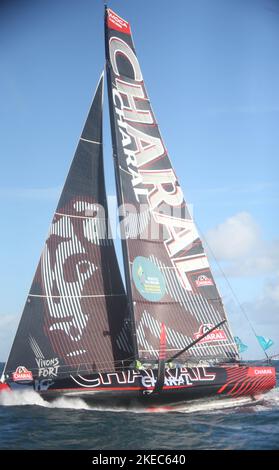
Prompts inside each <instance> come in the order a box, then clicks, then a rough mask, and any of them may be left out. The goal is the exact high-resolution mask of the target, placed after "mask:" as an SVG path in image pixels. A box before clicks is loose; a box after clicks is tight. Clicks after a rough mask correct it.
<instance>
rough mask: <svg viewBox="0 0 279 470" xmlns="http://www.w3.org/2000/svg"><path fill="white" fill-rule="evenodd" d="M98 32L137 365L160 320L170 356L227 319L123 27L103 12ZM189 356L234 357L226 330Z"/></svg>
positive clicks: (148, 352)
mask: <svg viewBox="0 0 279 470" xmlns="http://www.w3.org/2000/svg"><path fill="white" fill-rule="evenodd" d="M105 30H106V34H105V36H106V59H107V74H108V92H109V104H110V116H111V129H112V139H113V155H114V161H115V170H116V181H117V190H118V198H119V203H120V204H124V209H122V215H125V221H124V223H123V222H122V228H123V232H122V233H123V235H125V237H124V238H125V239H124V240H123V250H124V263H125V268H126V283H127V293H128V297H129V301H130V309H131V311H132V315H133V317H134V322H135V332H136V338H137V347H138V353H139V357H140V358H141V359H142V358H145V359H152V358H153V359H155V358H157V356H158V338H159V336H160V326H161V323H162V322H164V323H165V326H166V336H167V351H168V355H169V357H170V356H173V355H174V354H175V352H177V351H179V350H182V349H183V348H185V347H186V346H187V345H189V344H191V343H192V342H193V340H195V339H196V338H198V337H201V336H203V335H204V333H205V332H206V331H208V330H210V329H211V328H212V327H213V326H214V325H216V324H218V323H220V322H221V321H222V320H223V319H225V318H226V315H225V311H224V307H223V304H222V301H221V299H220V296H219V293H218V291H217V288H216V284H215V281H214V279H213V276H212V273H211V270H210V267H209V263H208V259H207V256H206V254H205V252H204V249H203V245H202V242H201V240H200V237H199V235H198V232H197V229H196V227H195V224H194V222H193V219H192V218H191V215H190V213H189V210H188V208H187V205H186V203H185V200H184V198H183V194H182V190H181V187H180V185H179V183H178V181H177V178H176V175H175V172H174V170H173V168H172V165H171V162H170V160H169V156H168V153H167V151H166V148H165V146H164V144H163V141H162V137H161V134H160V131H159V128H158V124H157V122H156V120H155V116H154V113H153V111H152V108H151V105H150V101H149V99H148V95H147V93H146V88H145V85H144V81H143V77H142V72H141V69H140V65H139V62H138V59H137V56H136V52H135V48H134V44H133V40H132V36H131V28H130V25H129V23H128V22H127V21H125V20H123V19H122V18H120V17H119V16H118V15H117V14H116V13H114V12H113V11H112V10H110V9H106V12H105ZM127 214H128V216H127ZM189 356H195V357H196V358H204V357H205V356H206V357H209V358H221V359H222V360H223V359H224V358H228V357H231V358H235V357H237V356H238V351H237V348H236V345H235V342H234V339H233V337H232V334H231V331H230V328H229V326H228V324H227V323H226V324H225V325H224V326H222V328H220V329H218V330H216V331H214V332H213V333H212V334H210V335H207V336H206V337H205V338H204V339H202V340H201V341H200V342H198V343H197V344H195V346H194V347H193V348H191V350H189V352H187V353H186V354H185V356H184V359H185V358H187V357H189Z"/></svg>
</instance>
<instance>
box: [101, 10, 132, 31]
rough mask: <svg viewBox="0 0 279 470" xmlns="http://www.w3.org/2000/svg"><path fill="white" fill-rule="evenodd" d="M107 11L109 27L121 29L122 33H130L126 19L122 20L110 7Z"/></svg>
mask: <svg viewBox="0 0 279 470" xmlns="http://www.w3.org/2000/svg"><path fill="white" fill-rule="evenodd" d="M107 12H108V27H109V28H111V29H115V30H116V31H121V32H122V33H127V34H131V30H130V25H129V23H128V22H127V21H125V20H123V18H121V17H120V16H118V15H117V14H116V13H114V11H112V10H111V9H110V8H108V10H107Z"/></svg>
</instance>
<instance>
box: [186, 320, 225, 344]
mask: <svg viewBox="0 0 279 470" xmlns="http://www.w3.org/2000/svg"><path fill="white" fill-rule="evenodd" d="M213 327H214V325H212V324H211V323H204V324H202V325H201V326H200V327H199V331H198V332H197V333H194V338H195V339H199V338H200V337H201V336H203V335H205V333H207V332H208V331H209V330H211V328H213ZM226 339H227V336H226V333H225V332H224V330H222V329H220V328H216V330H214V331H212V332H211V333H209V334H208V335H207V336H205V338H203V339H201V340H200V343H212V342H214V341H226Z"/></svg>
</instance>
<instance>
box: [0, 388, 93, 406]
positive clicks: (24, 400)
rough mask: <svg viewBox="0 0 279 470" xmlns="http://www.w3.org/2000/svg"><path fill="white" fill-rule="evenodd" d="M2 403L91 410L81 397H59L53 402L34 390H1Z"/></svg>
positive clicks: (4, 404) (0, 400)
mask: <svg viewBox="0 0 279 470" xmlns="http://www.w3.org/2000/svg"><path fill="white" fill-rule="evenodd" d="M0 405H2V406H26V405H32V406H42V407H44V408H71V409H75V410H90V407H89V406H88V405H87V404H86V403H85V402H84V401H83V400H82V399H81V398H63V397H61V398H57V399H56V400H54V401H52V402H48V401H46V400H44V399H43V398H42V397H41V396H40V395H39V394H38V393H36V392H35V391H33V390H24V391H19V392H17V391H13V392H12V393H11V392H1V394H0Z"/></svg>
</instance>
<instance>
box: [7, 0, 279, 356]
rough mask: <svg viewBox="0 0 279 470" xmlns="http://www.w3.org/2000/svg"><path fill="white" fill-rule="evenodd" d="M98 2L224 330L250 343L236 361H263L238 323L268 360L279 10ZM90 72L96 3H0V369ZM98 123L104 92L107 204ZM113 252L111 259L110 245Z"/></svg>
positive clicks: (110, 180) (93, 77)
mask: <svg viewBox="0 0 279 470" xmlns="http://www.w3.org/2000/svg"><path fill="white" fill-rule="evenodd" d="M108 4H109V7H111V8H112V9H113V10H115V11H116V12H117V13H118V14H119V15H120V16H122V17H123V18H125V19H126V20H128V21H129V22H130V23H131V26H132V31H133V38H134V41H135V46H136V50H137V55H138V58H139V61H140V64H141V68H142V72H143V76H144V79H145V83H146V87H147V90H148V93H149V97H150V99H151V103H152V106H153V109H154V112H155V115H156V118H157V121H158V122H159V126H160V130H161V133H162V136H163V139H164V142H165V145H166V147H167V149H168V151H169V154H170V157H171V160H172V163H173V166H174V168H175V171H176V173H177V175H178V179H179V182H180V184H181V187H182V189H183V191H184V194H185V197H186V200H187V201H188V202H189V203H190V204H191V205H192V207H193V213H194V218H195V221H196V223H197V225H198V228H199V230H200V233H201V235H202V238H204V240H205V247H206V250H207V252H208V254H209V257H210V259H211V263H212V268H213V271H214V274H215V278H216V282H217V284H218V286H219V288H220V291H221V293H222V296H223V300H224V303H225V306H226V310H227V312H228V315H229V319H230V324H231V326H232V329H233V333H234V334H235V335H237V336H240V337H241V339H242V340H243V341H244V343H245V344H247V345H248V346H249V348H248V350H247V352H246V353H245V354H244V358H262V357H263V352H262V351H261V350H260V348H259V346H258V344H257V342H256V340H255V337H254V335H253V331H252V329H251V327H250V325H249V322H248V321H247V318H246V317H248V319H249V321H250V323H251V324H252V326H253V328H254V330H255V331H256V332H257V334H260V335H263V336H267V337H269V338H272V339H273V341H274V343H275V344H274V346H273V347H272V348H271V349H270V354H272V353H273V354H275V353H278V352H279V268H278V266H279V221H278V209H279V189H278V174H279V150H278V149H279V132H278V125H279V87H278V82H279V55H278V50H279V2H278V0H195V1H193V0H176V2H169V1H168V0H152V1H148V0H141V1H139V0H138V1H136V0H111V1H109V2H108ZM103 65H104V38H103V2H102V1H101V0H79V1H76V0H36V1H35V0H9V1H8V0H6V1H5V0H2V1H0V103H1V105H0V159H1V171H0V211H1V216H2V219H1V220H2V222H1V225H2V229H1V232H0V284H1V297H0V360H5V359H6V357H7V354H8V352H9V349H10V347H11V343H12V340H13V336H14V333H15V330H16V327H17V324H18V321H19V318H20V315H21V312H22V309H23V306H24V303H25V299H26V296H27V293H28V290H29V287H30V285H31V281H32V278H33V275H34V271H35V269H36V266H37V263H38V259H39V256H40V252H41V250H42V247H43V244H44V241H45V238H46V235H47V232H48V227H49V224H50V221H51V219H52V215H53V212H54V210H55V207H56V204H57V200H58V197H59V193H60V191H61V188H62V185H63V184H64V181H65V178H66V174H67V171H68V169H69V166H70V163H71V159H72V157H73V155H74V151H75V147H76V145H77V142H78V138H79V135H80V132H81V129H82V127H83V123H84V120H85V117H86V115H87V111H88V108H89V105H90V102H91V100H92V96H93V93H94V91H95V87H96V84H97V81H98V79H99V75H100V73H101V71H102V67H103ZM108 119H109V117H108V108H107V98H106V97H105V114H104V121H105V122H104V141H105V144H104V150H105V156H104V157H105V173H106V185H107V192H108V194H109V195H110V196H111V197H113V196H114V194H115V185H114V175H113V168H112V159H111V138H110V133H109V121H108ZM116 246H117V252H118V254H119V257H120V254H121V250H120V243H119V240H117V241H116ZM120 263H121V258H120ZM223 274H225V276H224V275H223ZM229 285H230V286H231V288H229ZM240 306H241V308H240ZM243 311H244V313H245V314H243Z"/></svg>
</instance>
